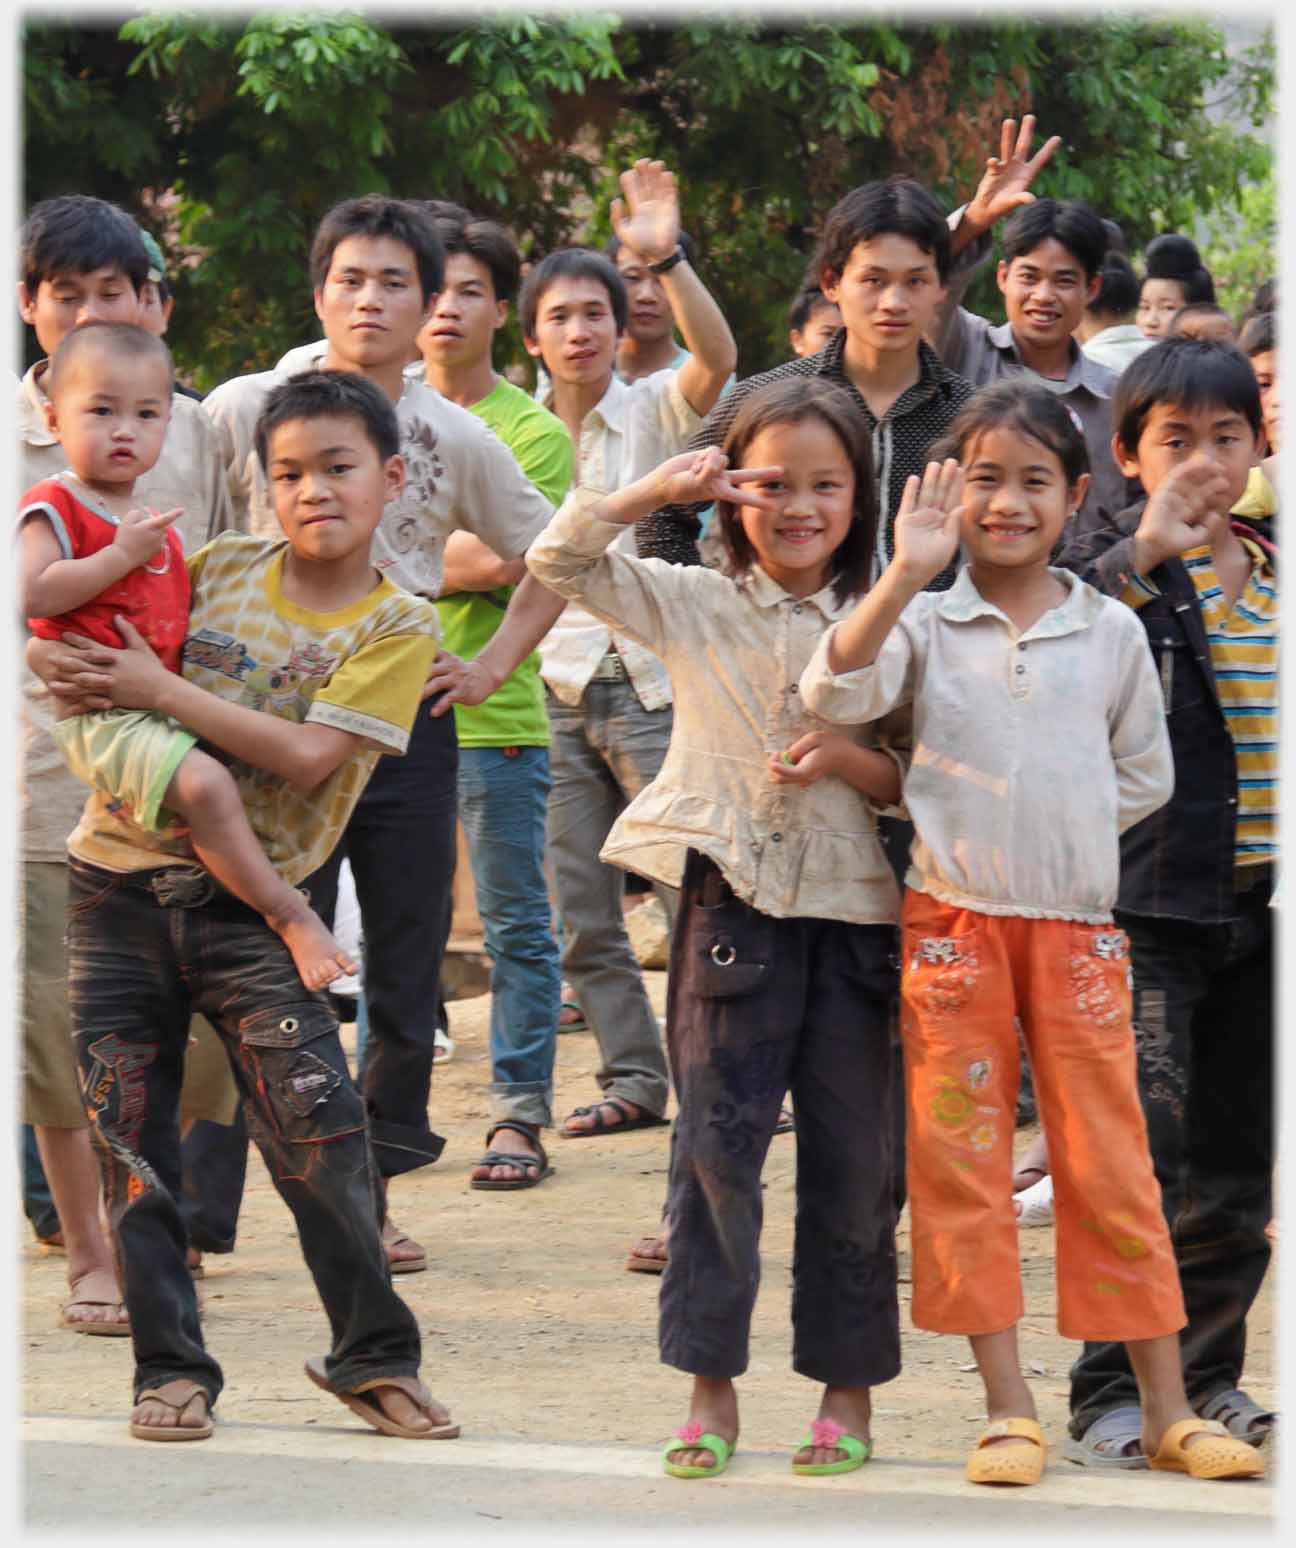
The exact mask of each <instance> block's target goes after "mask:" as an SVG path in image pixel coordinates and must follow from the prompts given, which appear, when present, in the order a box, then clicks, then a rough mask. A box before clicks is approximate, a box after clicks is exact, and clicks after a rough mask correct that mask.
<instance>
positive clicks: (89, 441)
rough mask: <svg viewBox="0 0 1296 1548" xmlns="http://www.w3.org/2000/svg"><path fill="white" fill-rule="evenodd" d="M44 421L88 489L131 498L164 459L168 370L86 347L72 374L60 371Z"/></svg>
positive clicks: (154, 362) (70, 366)
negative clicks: (133, 490)
mask: <svg viewBox="0 0 1296 1548" xmlns="http://www.w3.org/2000/svg"><path fill="white" fill-rule="evenodd" d="M132 294H134V292H132ZM46 418H47V419H48V421H49V426H50V430H51V432H52V433H53V434H54V435H56V436H58V438H59V440H60V441H61V442H62V443H63V455H64V456H65V457H66V458H67V462H68V466H69V467H70V468H71V469H72V471H73V472H74V473H75V474H76V476H77V477H78V478H79V479H80V480H81V482H82V483H83V484H86V485H88V486H89V487H90V488H91V489H99V490H104V491H107V492H114V491H116V492H122V493H129V491H130V488H131V486H132V485H133V484H134V483H135V480H136V479H137V478H142V477H143V476H144V474H145V473H147V472H148V470H149V469H150V468H151V467H153V465H154V464H155V463H156V462H157V460H158V458H159V457H160V456H161V455H162V443H163V441H164V440H165V439H166V432H167V424H168V422H169V421H170V418H171V376H170V373H169V372H168V370H167V368H166V366H165V365H164V364H163V362H162V361H160V360H140V359H138V358H137V357H132V356H129V355H124V354H117V353H115V352H114V351H113V350H111V349H105V348H102V347H90V348H85V347H83V348H82V350H81V352H80V354H79V355H78V356H77V357H76V359H75V360H71V361H69V362H68V365H67V368H66V370H65V369H63V368H62V367H60V374H59V384H58V392H57V395H56V396H55V397H54V398H53V399H52V400H51V402H50V404H49V407H48V409H47V410H46Z"/></svg>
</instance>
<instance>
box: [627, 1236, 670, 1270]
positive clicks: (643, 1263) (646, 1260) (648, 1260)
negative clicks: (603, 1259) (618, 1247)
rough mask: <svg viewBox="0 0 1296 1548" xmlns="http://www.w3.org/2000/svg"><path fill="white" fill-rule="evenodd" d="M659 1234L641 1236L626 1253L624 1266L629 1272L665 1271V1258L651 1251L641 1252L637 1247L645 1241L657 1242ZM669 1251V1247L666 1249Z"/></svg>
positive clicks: (659, 1239)
mask: <svg viewBox="0 0 1296 1548" xmlns="http://www.w3.org/2000/svg"><path fill="white" fill-rule="evenodd" d="M659 1241H661V1237H660V1236H641V1237H640V1238H639V1240H638V1241H637V1242H636V1243H635V1244H634V1246H633V1247H632V1248H631V1249H630V1251H629V1252H628V1253H627V1254H626V1260H625V1266H626V1269H627V1270H628V1271H629V1272H630V1273H631V1274H664V1273H665V1272H666V1261H667V1260H666V1259H665V1258H659V1257H656V1256H655V1255H654V1254H652V1253H641V1252H640V1251H639V1249H640V1248H641V1247H642V1246H643V1245H644V1244H645V1243H646V1242H659ZM667 1250H668V1251H669V1249H667Z"/></svg>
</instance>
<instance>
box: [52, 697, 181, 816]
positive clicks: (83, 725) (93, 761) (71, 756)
mask: <svg viewBox="0 0 1296 1548" xmlns="http://www.w3.org/2000/svg"><path fill="white" fill-rule="evenodd" d="M54 740H55V741H56V742H57V743H58V748H59V751H60V752H61V753H62V754H63V761H64V762H65V763H66V764H67V766H68V768H70V769H71V770H72V772H73V773H74V774H75V775H76V777H77V778H78V779H80V780H84V781H85V783H86V784H87V785H90V786H92V787H93V788H94V789H95V790H102V791H103V792H104V793H105V794H106V795H111V796H116V797H117V799H118V800H119V801H121V802H122V803H123V804H124V805H125V806H126V808H127V809H128V810H127V815H128V816H129V817H130V819H131V821H132V822H136V823H138V824H139V826H140V827H141V828H147V829H148V830H149V831H150V832H156V831H157V830H158V829H159V828H164V827H167V826H169V823H168V822H166V821H164V820H163V819H162V815H161V814H162V802H163V800H164V798H165V796H166V793H167V787H168V786H169V785H170V783H171V781H172V779H174V777H175V771H176V770H177V769H178V768H179V767H180V760H181V759H182V758H183V757H184V755H185V754H186V753H187V752H188V751H189V749H190V748H191V747H194V746H196V745H197V742H198V738H197V737H196V736H195V735H194V734H193V732H192V731H190V730H188V729H186V727H184V726H182V725H181V724H180V723H179V721H176V720H171V719H169V718H168V717H167V716H165V715H155V714H153V713H152V711H150V710H129V709H115V710H92V711H91V712H90V713H88V714H85V715H71V716H69V717H68V719H66V720H59V721H56V722H55V724H54Z"/></svg>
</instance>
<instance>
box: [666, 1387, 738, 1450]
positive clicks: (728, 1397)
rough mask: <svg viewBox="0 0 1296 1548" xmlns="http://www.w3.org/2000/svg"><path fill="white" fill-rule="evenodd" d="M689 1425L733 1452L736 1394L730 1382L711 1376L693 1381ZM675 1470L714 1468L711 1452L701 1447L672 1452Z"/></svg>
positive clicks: (736, 1413)
mask: <svg viewBox="0 0 1296 1548" xmlns="http://www.w3.org/2000/svg"><path fill="white" fill-rule="evenodd" d="M688 1422H689V1423H690V1424H698V1425H701V1427H702V1432H703V1433H704V1434H710V1435H718V1436H720V1438H721V1439H722V1440H726V1441H728V1442H729V1447H730V1449H731V1450H732V1449H733V1447H734V1445H735V1444H736V1443H737V1440H738V1393H737V1390H736V1389H735V1387H734V1384H733V1382H731V1381H728V1380H724V1379H718V1378H715V1377H710V1376H695V1377H694V1378H693V1401H692V1402H691V1403H690V1404H689V1417H688ZM670 1460H671V1461H672V1462H673V1463H674V1464H675V1466H676V1467H714V1466H715V1465H716V1459H715V1456H714V1454H713V1453H712V1452H710V1451H707V1450H706V1449H705V1448H704V1447H702V1446H681V1447H680V1448H679V1449H678V1450H677V1451H672V1452H671V1454H670Z"/></svg>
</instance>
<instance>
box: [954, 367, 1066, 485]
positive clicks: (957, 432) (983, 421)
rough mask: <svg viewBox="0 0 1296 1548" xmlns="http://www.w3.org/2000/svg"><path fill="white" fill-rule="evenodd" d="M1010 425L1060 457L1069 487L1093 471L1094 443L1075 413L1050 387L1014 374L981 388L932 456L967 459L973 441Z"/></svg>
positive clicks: (1063, 473) (973, 395)
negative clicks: (1091, 444)
mask: <svg viewBox="0 0 1296 1548" xmlns="http://www.w3.org/2000/svg"><path fill="white" fill-rule="evenodd" d="M1000 429H1007V430H1012V431H1014V432H1015V433H1016V434H1017V435H1023V436H1029V437H1030V439H1031V440H1032V441H1038V442H1039V443H1040V445H1041V446H1044V447H1046V448H1047V449H1048V450H1049V451H1051V452H1052V453H1053V455H1054V456H1055V457H1056V458H1057V460H1058V462H1059V463H1060V464H1061V467H1062V476H1063V477H1064V478H1065V479H1066V483H1067V488H1068V489H1074V488H1075V486H1076V484H1077V483H1078V482H1079V481H1080V478H1081V476H1082V475H1083V474H1085V473H1087V472H1088V471H1089V448H1088V447H1087V446H1086V445H1085V438H1084V431H1083V430H1082V429H1081V428H1080V425H1079V423H1078V422H1077V420H1076V416H1075V414H1074V413H1073V412H1072V410H1071V409H1070V408H1068V407H1067V405H1066V404H1065V403H1063V401H1062V399H1061V398H1059V397H1058V395H1057V394H1056V393H1054V392H1050V391H1049V390H1048V388H1047V387H1040V386H1038V385H1037V384H1036V383H1034V382H1030V381H1024V380H1022V379H1021V378H1020V377H1012V378H1009V379H1008V380H1006V381H1002V382H994V383H992V384H991V385H990V386H988V387H981V388H978V390H977V391H976V392H974V393H973V394H972V396H971V397H970V398H969V399H968V401H967V402H966V403H965V404H964V405H963V407H962V408H961V409H960V410H959V413H958V416H957V417H956V418H955V420H954V422H953V423H952V424H951V425H950V427H949V429H948V430H947V431H946V432H945V434H944V435H943V436H941V438H940V439H939V440H938V441H937V442H936V444H935V445H934V446H932V448H931V449H930V451H929V452H928V453H927V456H928V460H929V461H931V462H944V460H945V459H946V458H947V457H954V458H957V459H958V461H959V462H962V461H963V457H964V454H965V453H966V451H967V449H968V447H969V446H970V445H971V444H972V443H973V442H975V441H977V440H979V439H980V437H981V436H983V435H985V434H986V433H987V432H988V431H991V430H1000Z"/></svg>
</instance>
